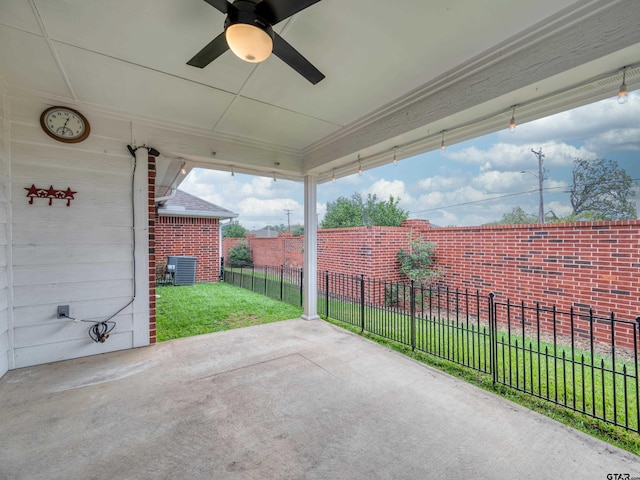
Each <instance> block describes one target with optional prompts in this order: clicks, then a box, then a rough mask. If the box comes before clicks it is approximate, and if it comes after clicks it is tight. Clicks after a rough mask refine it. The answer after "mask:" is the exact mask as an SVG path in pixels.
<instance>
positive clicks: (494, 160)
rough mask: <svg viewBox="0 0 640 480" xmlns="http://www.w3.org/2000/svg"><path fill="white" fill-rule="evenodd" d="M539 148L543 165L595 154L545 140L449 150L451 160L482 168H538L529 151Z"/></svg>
mask: <svg viewBox="0 0 640 480" xmlns="http://www.w3.org/2000/svg"><path fill="white" fill-rule="evenodd" d="M539 148H542V150H543V153H544V155H545V160H544V162H545V165H548V166H569V165H571V164H572V163H573V160H574V159H575V158H595V157H596V156H597V155H596V153H595V152H592V151H589V150H588V149H586V148H584V147H583V148H576V147H574V146H573V145H568V144H566V143H555V142H546V143H545V144H544V146H542V147H540V146H539V145H535V144H528V145H514V144H510V143H497V144H495V145H492V146H491V147H489V148H488V149H487V150H480V149H479V148H477V147H469V148H463V149H461V150H456V151H452V152H450V153H449V154H448V155H449V158H451V159H452V160H454V161H457V162H461V163H465V164H473V165H478V166H479V167H480V170H481V171H489V170H526V169H529V168H537V166H538V160H537V159H536V157H535V155H534V154H533V152H532V151H531V150H532V149H533V150H536V151H537V150H538V149H539Z"/></svg>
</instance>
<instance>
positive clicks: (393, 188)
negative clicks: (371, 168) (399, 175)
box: [363, 178, 413, 205]
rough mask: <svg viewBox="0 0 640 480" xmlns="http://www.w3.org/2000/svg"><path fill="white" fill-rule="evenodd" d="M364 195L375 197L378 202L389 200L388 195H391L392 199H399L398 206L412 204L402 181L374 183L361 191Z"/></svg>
mask: <svg viewBox="0 0 640 480" xmlns="http://www.w3.org/2000/svg"><path fill="white" fill-rule="evenodd" d="M363 193H364V195H368V194H372V195H377V197H378V200H381V201H386V200H388V199H389V195H393V198H395V199H398V198H399V199H400V200H401V202H400V204H401V205H402V204H410V203H412V202H413V198H411V195H410V194H409V192H407V190H406V188H405V184H404V182H403V181H402V180H391V181H389V180H385V179H384V178H381V179H380V180H378V181H376V182H374V183H373V184H371V185H370V186H369V187H367V188H365V189H364V190H363Z"/></svg>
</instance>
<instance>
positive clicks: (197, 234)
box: [154, 215, 220, 282]
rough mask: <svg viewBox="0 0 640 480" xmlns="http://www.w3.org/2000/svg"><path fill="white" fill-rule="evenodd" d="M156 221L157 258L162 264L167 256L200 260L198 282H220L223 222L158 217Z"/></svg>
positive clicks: (198, 263) (213, 219)
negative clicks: (220, 245) (184, 256)
mask: <svg viewBox="0 0 640 480" xmlns="http://www.w3.org/2000/svg"><path fill="white" fill-rule="evenodd" d="M155 219H156V222H155V240H156V258H157V261H158V262H159V263H160V262H161V263H166V261H167V257H169V256H173V255H186V256H189V257H196V258H197V259H198V260H197V264H196V281H197V282H217V281H218V280H219V278H220V249H219V243H220V242H219V239H220V221H219V220H218V219H217V218H192V217H169V216H158V215H156V217H155ZM154 275H155V273H154ZM154 278H155V277H154Z"/></svg>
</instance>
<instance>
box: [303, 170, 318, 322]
mask: <svg viewBox="0 0 640 480" xmlns="http://www.w3.org/2000/svg"><path fill="white" fill-rule="evenodd" d="M316 197H317V180H316V177H314V176H312V175H307V176H306V177H304V273H305V274H304V276H305V279H306V282H305V285H304V312H303V314H302V318H303V319H305V320H315V319H318V318H320V317H319V316H318V215H317V208H316Z"/></svg>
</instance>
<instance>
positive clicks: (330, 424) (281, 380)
mask: <svg viewBox="0 0 640 480" xmlns="http://www.w3.org/2000/svg"><path fill="white" fill-rule="evenodd" d="M0 425H1V430H0V479H12V480H13V479H29V480H35V479H47V480H52V479H65V480H71V479H109V480H113V479H236V478H237V479H240V478H242V479H245V478H246V479H374V478H380V479H391V478H402V479H414V478H415V479H462V478H465V479H466V478H474V479H503V478H504V479H507V478H508V479H529V478H530V479H547V478H548V479H569V478H575V479H591V478H593V479H600V480H604V479H606V478H608V477H607V474H613V473H629V474H630V475H631V477H633V476H636V475H638V476H640V458H638V457H636V456H634V455H632V454H630V453H627V452H624V451H622V450H620V449H617V448H615V447H612V446H610V445H608V444H606V443H603V442H600V441H599V440H596V439H593V438H591V437H589V436H587V435H584V434H582V433H580V432H577V431H575V430H573V429H571V428H568V427H566V426H564V425H562V424H559V423H557V422H555V421H553V420H551V419H548V418H546V417H543V416H541V415H538V414H536V413H533V412H531V411H529V410H526V409H524V408H522V407H520V406H518V405H516V404H513V403H511V402H509V401H507V400H505V399H502V398H500V397H497V396H495V395H493V394H491V393H488V392H485V391H483V390H481V389H478V388H476V387H474V386H472V385H469V384H466V383H464V382H462V381H459V380H457V379H454V378H452V377H449V376H448V375H445V374H443V373H440V372H438V371H437V370H434V369H432V368H429V367H426V366H424V365H421V364H419V363H417V362H414V361H413V360H411V359H409V358H406V357H404V356H402V355H400V354H398V353H396V352H393V351H389V350H387V349H385V348H384V347H381V346H379V345H377V344H375V343H372V342H370V341H368V340H366V339H363V338H361V337H358V336H356V335H353V334H351V333H348V332H346V331H343V330H341V329H339V328H337V327H335V326H333V325H330V324H328V323H326V322H323V321H320V320H318V321H304V320H289V321H286V322H278V323H272V324H267V325H261V326H257V327H250V328H244V329H239V330H231V331H226V332H220V333H215V334H210V335H202V336H199V337H192V338H187V339H182V340H176V341H171V342H165V343H161V344H158V345H156V346H153V347H148V348H141V349H136V350H127V351H122V352H117V353H111V354H105V355H100V356H94V357H89V358H83V359H78V360H71V361H66V362H60V363H56V364H49V365H42V366H38V367H32V368H24V369H21V370H15V371H11V372H9V373H8V374H7V375H5V376H4V378H2V379H1V380H0ZM611 478H613V477H611Z"/></svg>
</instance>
